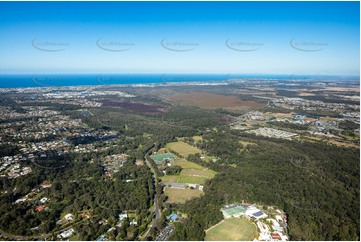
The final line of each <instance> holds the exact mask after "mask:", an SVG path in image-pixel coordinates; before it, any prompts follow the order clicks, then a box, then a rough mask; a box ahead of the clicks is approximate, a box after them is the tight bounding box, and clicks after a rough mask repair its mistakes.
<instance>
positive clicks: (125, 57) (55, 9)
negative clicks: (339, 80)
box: [0, 2, 360, 75]
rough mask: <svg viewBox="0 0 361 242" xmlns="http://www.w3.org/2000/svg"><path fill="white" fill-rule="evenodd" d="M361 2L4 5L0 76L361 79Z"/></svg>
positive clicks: (0, 25) (0, 20) (0, 18)
mask: <svg viewBox="0 0 361 242" xmlns="http://www.w3.org/2000/svg"><path fill="white" fill-rule="evenodd" d="M359 4H360V3H359V2H153V3H152V2H33V3H31V2H0V9H1V14H0V56H1V58H0V74H7V73H19V74H20V73H247V74H292V73H295V74H310V75H359V71H360V70H359V66H360V60H359V59H360V47H359V46H360V39H359V36H360V33H359V29H360V23H359V16H360V12H359Z"/></svg>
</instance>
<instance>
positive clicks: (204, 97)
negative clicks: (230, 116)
mask: <svg viewBox="0 0 361 242" xmlns="http://www.w3.org/2000/svg"><path fill="white" fill-rule="evenodd" d="M168 98H169V99H170V100H171V101H174V102H178V103H180V104H181V105H186V106H196V107H200V108H207V109H216V108H224V109H231V110H242V111H243V110H249V109H255V108H260V107H262V106H264V104H261V103H258V102H254V101H242V100H240V99H239V98H238V97H236V96H225V95H218V94H214V93H208V92H191V93H177V94H173V95H169V96H168Z"/></svg>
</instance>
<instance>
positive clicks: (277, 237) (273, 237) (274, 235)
mask: <svg viewBox="0 0 361 242" xmlns="http://www.w3.org/2000/svg"><path fill="white" fill-rule="evenodd" d="M271 237H272V239H275V240H282V237H281V235H279V234H278V233H272V234H271Z"/></svg>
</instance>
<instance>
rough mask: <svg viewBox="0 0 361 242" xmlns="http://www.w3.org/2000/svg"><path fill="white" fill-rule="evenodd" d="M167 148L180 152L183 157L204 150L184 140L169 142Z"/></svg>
mask: <svg viewBox="0 0 361 242" xmlns="http://www.w3.org/2000/svg"><path fill="white" fill-rule="evenodd" d="M166 148H167V149H168V150H169V149H172V150H174V151H175V152H177V153H179V154H180V155H181V156H183V157H187V156H188V155H190V154H196V153H199V154H201V153H202V151H201V150H200V149H198V148H196V147H194V146H191V145H189V144H187V143H184V142H183V141H178V142H171V143H168V144H167V145H166Z"/></svg>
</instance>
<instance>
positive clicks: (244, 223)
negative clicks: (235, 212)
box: [205, 218, 257, 241]
mask: <svg viewBox="0 0 361 242" xmlns="http://www.w3.org/2000/svg"><path fill="white" fill-rule="evenodd" d="M256 234H257V230H256V226H255V225H254V224H252V223H251V222H250V221H248V220H247V219H245V218H230V219H225V220H223V221H222V222H221V223H219V224H217V225H216V226H214V227H212V228H210V229H209V230H207V231H206V237H205V240H208V241H216V240H218V241H222V240H223V241H234V240H243V241H251V240H253V239H254V235H256Z"/></svg>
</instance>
